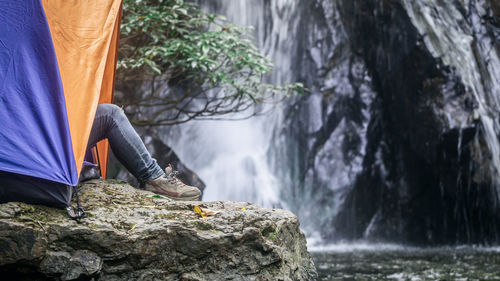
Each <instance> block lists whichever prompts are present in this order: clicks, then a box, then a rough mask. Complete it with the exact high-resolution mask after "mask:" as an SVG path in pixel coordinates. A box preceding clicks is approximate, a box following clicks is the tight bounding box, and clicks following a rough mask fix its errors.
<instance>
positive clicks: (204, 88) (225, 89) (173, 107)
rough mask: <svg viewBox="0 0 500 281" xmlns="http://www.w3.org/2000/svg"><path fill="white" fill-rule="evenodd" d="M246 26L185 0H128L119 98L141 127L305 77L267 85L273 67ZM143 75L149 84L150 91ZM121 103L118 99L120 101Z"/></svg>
mask: <svg viewBox="0 0 500 281" xmlns="http://www.w3.org/2000/svg"><path fill="white" fill-rule="evenodd" d="M248 31H249V29H248V28H243V27H239V26H236V25H233V24H230V23H228V22H227V20H226V19H224V18H223V17H221V16H216V15H212V14H206V13H204V12H202V11H201V10H200V9H199V8H198V7H197V6H196V5H195V4H193V3H188V2H185V1H183V0H125V1H124V14H123V20H122V25H121V39H120V49H119V61H118V83H119V88H120V89H121V90H122V91H123V92H130V91H136V92H142V93H144V92H145V95H142V96H141V97H140V98H137V97H134V96H133V95H128V94H125V95H124V97H123V100H122V101H121V103H123V105H125V106H126V110H127V112H128V113H130V111H132V110H135V114H134V113H132V115H133V116H134V117H137V116H140V114H138V113H139V112H142V111H147V112H149V114H148V116H147V117H144V116H140V117H141V118H136V119H132V121H133V122H134V123H136V124H138V125H169V124H175V123H180V122H186V121H189V120H192V119H195V118H198V119H200V118H213V117H215V116H220V115H222V114H226V113H230V112H240V111H245V110H247V109H249V108H251V107H253V106H254V105H256V104H258V103H262V102H266V101H270V100H272V99H275V97H276V96H282V95H283V94H288V93H292V92H301V91H302V88H303V87H302V85H301V84H300V83H296V84H290V85H284V86H274V85H270V84H267V83H263V77H264V75H265V74H266V73H268V72H269V71H270V70H271V69H272V63H271V62H270V60H269V59H267V58H266V57H264V56H263V55H261V54H260V53H259V51H258V50H257V48H256V47H255V46H254V45H253V43H252V42H251V40H250V38H249V36H248V34H249V32H248ZM144 81H146V82H148V83H147V85H148V86H147V89H145V86H144V85H145V84H144ZM119 102H120V101H119Z"/></svg>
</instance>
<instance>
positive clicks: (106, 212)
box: [0, 180, 317, 281]
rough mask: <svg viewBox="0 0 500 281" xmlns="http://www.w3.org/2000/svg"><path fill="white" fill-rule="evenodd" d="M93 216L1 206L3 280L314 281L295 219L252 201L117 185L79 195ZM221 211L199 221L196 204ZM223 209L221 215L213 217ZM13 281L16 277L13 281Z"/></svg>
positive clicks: (93, 186) (91, 185) (91, 187)
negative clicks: (185, 196) (171, 195)
mask: <svg viewBox="0 0 500 281" xmlns="http://www.w3.org/2000/svg"><path fill="white" fill-rule="evenodd" d="M80 190H81V191H80V200H81V203H82V205H83V206H84V208H85V209H86V211H87V215H88V217H87V218H85V219H82V220H80V221H74V220H70V219H69V218H68V217H67V215H66V213H65V211H64V210H58V209H52V208H48V207H45V206H32V205H28V204H24V203H8V204H3V205H0V274H2V276H8V275H12V276H14V277H16V278H17V279H20V280H29V279H31V280H200V281H201V280H316V278H317V273H316V269H315V267H314V264H313V261H312V259H311V257H310V255H309V253H308V252H307V248H306V241H305V236H304V234H303V233H302V232H301V231H300V229H299V221H298V219H297V217H296V216H295V215H294V214H292V213H291V212H289V211H285V210H278V209H273V210H269V209H262V208H259V207H258V206H256V205H252V204H249V203H236V202H228V201H223V202H222V201H221V202H176V201H171V200H169V199H165V198H155V197H152V196H153V194H152V193H150V192H146V191H142V190H138V189H134V188H132V187H131V186H129V185H127V184H120V183H117V182H115V181H101V180H92V181H89V182H86V183H85V184H83V185H82V186H81V189H80ZM196 205H199V206H200V207H201V208H202V209H210V210H213V211H214V212H216V214H215V215H213V216H208V217H207V218H201V216H200V215H199V214H198V213H196V212H194V211H193V208H194V206H196ZM217 212H218V213H217ZM17 279H16V280H17Z"/></svg>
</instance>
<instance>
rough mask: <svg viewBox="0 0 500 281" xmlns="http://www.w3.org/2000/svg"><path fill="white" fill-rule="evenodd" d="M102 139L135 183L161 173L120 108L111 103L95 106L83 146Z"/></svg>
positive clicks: (93, 143)
mask: <svg viewBox="0 0 500 281" xmlns="http://www.w3.org/2000/svg"><path fill="white" fill-rule="evenodd" d="M106 138H107V139H108V140H109V144H110V146H111V150H113V153H114V154H115V156H116V158H118V160H119V161H120V163H122V164H123V165H124V166H125V168H127V170H129V171H130V172H131V173H132V174H133V175H134V176H135V177H136V178H137V180H138V181H139V182H141V183H147V182H150V181H151V180H153V179H156V178H159V177H161V176H162V175H163V174H164V172H163V170H162V169H161V167H160V166H158V164H157V163H156V160H155V159H154V158H153V157H151V154H150V153H149V152H148V151H147V149H146V147H145V146H144V143H143V142H142V140H141V138H140V137H139V135H138V134H137V132H136V131H135V129H134V128H133V127H132V125H131V124H130V122H129V120H128V119H127V116H126V115H125V113H124V112H123V110H122V109H121V108H120V107H118V106H116V105H114V104H100V105H98V106H97V112H96V115H95V119H94V124H93V125H92V131H91V132H90V137H89V142H88V146H87V148H90V147H93V146H94V145H95V144H96V143H97V142H99V141H101V140H103V139H106Z"/></svg>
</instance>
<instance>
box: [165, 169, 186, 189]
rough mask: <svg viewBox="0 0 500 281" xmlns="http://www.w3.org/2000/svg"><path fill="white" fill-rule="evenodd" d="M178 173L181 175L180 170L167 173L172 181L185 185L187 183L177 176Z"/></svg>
mask: <svg viewBox="0 0 500 281" xmlns="http://www.w3.org/2000/svg"><path fill="white" fill-rule="evenodd" d="M178 175H179V172H178V171H172V172H170V174H168V175H166V178H167V179H168V180H169V181H170V182H171V183H175V184H179V185H182V186H185V185H186V184H185V183H183V182H182V181H181V180H180V179H179V178H177V176H178Z"/></svg>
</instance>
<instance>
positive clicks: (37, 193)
mask: <svg viewBox="0 0 500 281" xmlns="http://www.w3.org/2000/svg"><path fill="white" fill-rule="evenodd" d="M72 195H73V193H72V188H71V187H70V186H68V185H64V184H61V183H57V182H53V181H49V180H44V179H40V178H35V177H29V176H23V175H19V174H13V173H6V172H1V171H0V204H1V203H7V202H24V203H29V204H37V205H46V206H50V207H56V208H67V207H68V206H69V203H70V201H71V196H72Z"/></svg>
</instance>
